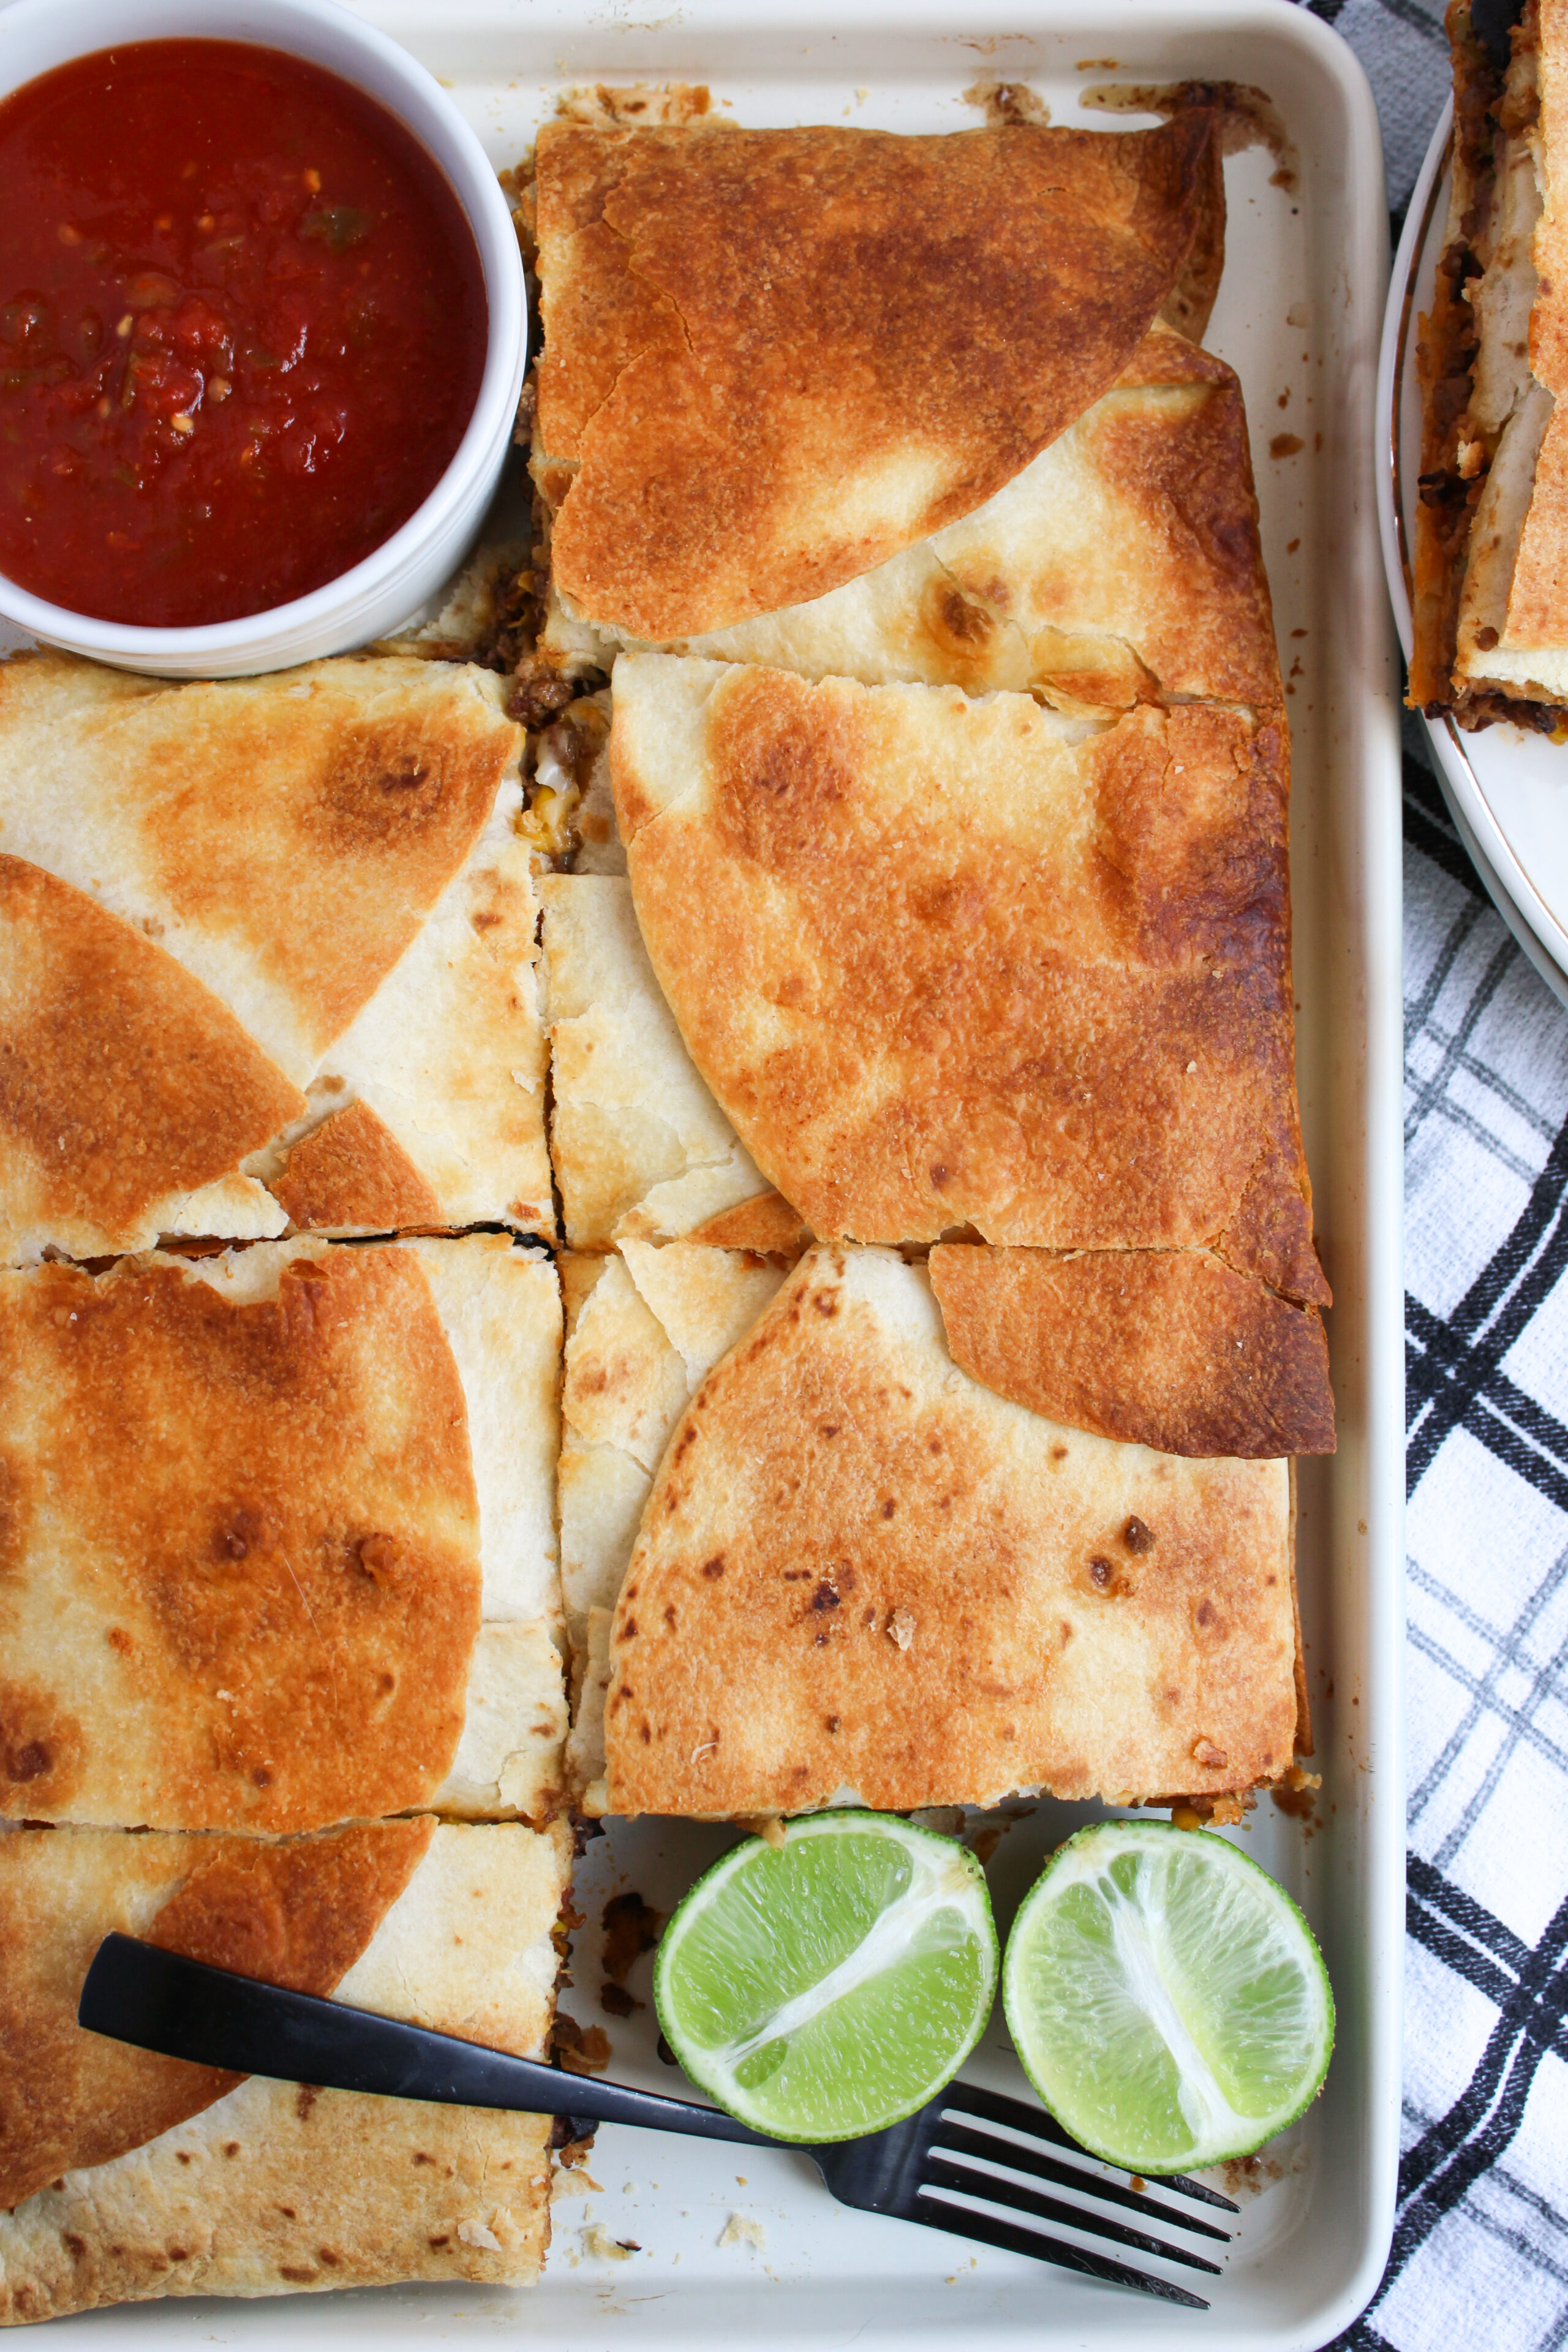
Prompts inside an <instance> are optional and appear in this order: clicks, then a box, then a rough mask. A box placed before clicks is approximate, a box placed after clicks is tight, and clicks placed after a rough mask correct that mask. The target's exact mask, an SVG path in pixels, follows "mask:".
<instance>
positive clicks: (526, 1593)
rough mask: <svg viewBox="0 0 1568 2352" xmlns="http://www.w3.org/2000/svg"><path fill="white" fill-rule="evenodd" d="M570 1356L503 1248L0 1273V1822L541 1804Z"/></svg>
mask: <svg viewBox="0 0 1568 2352" xmlns="http://www.w3.org/2000/svg"><path fill="white" fill-rule="evenodd" d="M560 1349H561V1310H560V1300H559V1293H558V1289H557V1286H556V1278H555V1274H554V1269H553V1267H552V1266H551V1265H550V1264H549V1263H548V1262H547V1261H545V1260H543V1259H542V1258H539V1257H535V1256H533V1255H531V1254H529V1253H527V1252H526V1251H524V1250H521V1249H518V1248H513V1247H512V1246H511V1245H510V1244H509V1243H508V1242H507V1241H506V1240H505V1239H504V1238H502V1237H500V1236H495V1235H484V1236H476V1237H473V1238H470V1239H468V1240H463V1241H453V1242H414V1243H406V1244H391V1245H388V1244H379V1245H374V1246H370V1247H359V1248H351V1247H344V1246H342V1245H332V1244H326V1243H322V1242H314V1241H305V1242H296V1243H290V1244H258V1245H257V1246H255V1247H253V1248H250V1249H247V1250H244V1251H237V1252H232V1253H229V1254H227V1255H219V1256H216V1257H212V1256H206V1257H200V1258H195V1259H176V1258H171V1257H163V1256H153V1257H149V1258H145V1259H140V1260H138V1259H130V1260H122V1261H121V1262H120V1263H119V1264H118V1265H115V1266H114V1267H112V1268H111V1269H110V1271H108V1272H107V1273H103V1274H100V1275H97V1276H93V1275H91V1274H89V1273H87V1272H85V1271H81V1270H79V1269H77V1268H74V1267H68V1266H65V1265H44V1266H38V1267H36V1268H32V1269H30V1270H28V1271H26V1272H22V1273H11V1274H5V1275H0V1491H3V1492H4V1494H5V1499H6V1520H5V1525H6V1528H7V1530H8V1542H7V1550H6V1563H7V1568H6V1574H5V1580H4V1582H3V1584H0V1815H9V1816H10V1817H12V1818H13V1819H18V1818H21V1819H28V1820H36V1821H75V1822H101V1823H105V1824H113V1825H115V1826H121V1825H123V1826H126V1827H140V1826H143V1825H145V1826H148V1827H153V1828H163V1829H179V1830H207V1829H216V1830H227V1829H244V1830H249V1831H253V1832H269V1833H279V1832H291V1831H297V1830H309V1829H314V1828H317V1827H319V1826H322V1825H324V1824H326V1823H328V1822H335V1821H342V1820H352V1819H356V1818H369V1817H374V1816H376V1815H379V1814H384V1813H394V1812H400V1811H406V1810H409V1809H411V1808H415V1807H420V1806H426V1805H435V1806H437V1807H438V1808H439V1809H440V1810H442V1811H450V1812H454V1813H459V1814H468V1813H473V1814H480V1815H485V1814H493V1813H501V1814H510V1813H512V1812H521V1813H525V1814H528V1815H529V1816H531V1817H533V1818H541V1817H543V1816H545V1815H547V1814H548V1813H549V1811H551V1810H552V1806H553V1804H554V1802H555V1800H556V1797H557V1794H558V1791H559V1787H560V1749H561V1740H562V1738H563V1732H564V1712H565V1710H564V1704H563V1689H562V1673H561V1660H560V1654H559V1651H558V1649H557V1646H556V1639H555V1636H556V1632H557V1628H558V1624H559V1609H560V1602H559V1584H558V1572H557V1567H556V1546H555V1537H554V1528H553V1494H552V1484H553V1470H554V1457H555V1452H556V1446H557V1428H558V1423H557V1414H556V1388H557V1381H558V1378H559V1364H560Z"/></svg>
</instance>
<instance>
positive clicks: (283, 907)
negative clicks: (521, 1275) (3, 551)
mask: <svg viewBox="0 0 1568 2352" xmlns="http://www.w3.org/2000/svg"><path fill="white" fill-rule="evenodd" d="M503 696H504V688H503V685H502V682H501V681H500V679H499V678H495V677H491V676H489V673H487V672H484V671H479V670H473V669H464V668H460V667H456V666H454V665H450V664H446V663H432V662H422V661H416V660H401V661H400V660H359V661H334V662H321V663H316V664H314V665H312V666H311V667H309V668H306V669H301V670H298V671H292V672H283V673H281V674H279V676H276V677H265V678H244V679H236V680H229V681H226V682H225V683H223V684H220V685H210V686H207V685H195V686H169V685H166V684H163V683H162V682H160V681H157V680H154V679H151V678H142V677H132V676H130V675H128V674H126V673H123V672H121V671H111V670H100V669H97V668H95V667H93V666H92V665H90V664H89V663H86V662H76V661H69V660H67V659H65V658H64V657H62V656H44V655H35V656H14V657H13V658H12V659H11V660H9V661H6V662H5V663H0V1073H3V1074H4V1080H5V1083H4V1084H3V1085H0V1256H4V1257H5V1258H6V1259H9V1260H12V1261H16V1260H17V1259H21V1260H23V1261H27V1260H32V1259H36V1258H37V1257H39V1256H41V1255H43V1254H44V1253H45V1251H46V1250H48V1249H51V1248H52V1249H54V1250H56V1251H58V1252H68V1253H71V1254H75V1255H110V1254H111V1253H115V1252H121V1251H130V1250H136V1249H142V1248H147V1247H149V1246H151V1245H152V1244H155V1243H156V1242H157V1241H158V1240H159V1239H160V1238H161V1237H162V1236H163V1235H165V1234H180V1233H184V1234H201V1235H208V1236H214V1237H218V1238H223V1239H231V1238H232V1239H248V1238H252V1237H256V1236H258V1235H277V1234H282V1233H283V1232H284V1231H285V1229H286V1228H287V1227H288V1226H289V1224H292V1225H293V1226H294V1227H295V1228H296V1229H298V1230H304V1229H310V1230H315V1231H324V1232H334V1233H373V1232H389V1231H399V1230H405V1229H409V1228H413V1229H416V1230H417V1229H419V1228H422V1227H438V1226H452V1225H466V1224H472V1223H480V1222H484V1223H501V1224H508V1225H510V1226H512V1227H513V1228H514V1229H516V1230H519V1231H523V1232H537V1233H540V1234H546V1235H548V1234H552V1232H553V1211H552V1202H551V1197H550V1171H549V1160H548V1154H547V1151H546V1148H545V1138H544V1040H543V1034H542V1029H541V1025H540V1021H539V1012H538V1005H537V1002H536V997H535V990H534V973H533V964H534V959H535V955H536V952H537V950H536V947H535V937H534V935H535V931H536V929H537V922H538V906H537V900H536V898H535V896H534V890H533V882H532V872H531V866H532V854H531V848H530V846H529V844H528V842H527V840H526V839H525V838H524V836H523V835H522V833H521V832H520V830H519V825H520V822H521V815H522V801H523V791H522V785H521V782H520V778H519V772H518V760H519V752H520V749H521V740H522V739H521V730H520V729H519V728H517V727H516V726H514V725H513V724H512V722H511V721H510V719H508V718H507V717H506V715H505V712H504V709H503V708H502V701H503Z"/></svg>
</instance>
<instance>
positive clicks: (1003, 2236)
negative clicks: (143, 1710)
mask: <svg viewBox="0 0 1568 2352" xmlns="http://www.w3.org/2000/svg"><path fill="white" fill-rule="evenodd" d="M77 2020H78V2022H79V2024H81V2025H83V2026H86V2027H87V2028H88V2029H89V2032H94V2033H104V2034H108V2035H110V2037H111V2038H112V2039H114V2040H115V2041H117V2042H132V2043H133V2044H134V2045H135V2046H136V2047H137V2048H138V2049H141V2050H157V2051H161V2052H162V2053H163V2054H164V2055H165V2056H167V2057H170V2058H185V2059H189V2060H191V2061H192V2062H193V2063H195V2064H196V2065H198V2066H219V2067H222V2068H224V2069H225V2070H226V2071H227V2072H228V2073H231V2074H265V2075H273V2076H277V2077H279V2078H281V2079H282V2080H283V2081H285V2082H291V2083H313V2084H317V2085H319V2086H320V2087H321V2088H323V2089H329V2090H339V2091H373V2092H377V2093H379V2094H381V2095H382V2096H384V2097H386V2098H394V2099H431V2100H437V2101H439V2102H441V2103H443V2104H445V2105H456V2106H465V2107H510V2108H515V2109H521V2110H523V2111H525V2112H527V2113H530V2114H533V2115H553V2116H567V2117H568V2118H569V2119H570V2120H571V2121H572V2122H573V2123H574V2124H583V2125H586V2124H588V2123H611V2124H637V2125H639V2126H642V2127H643V2128H644V2129H646V2130H649V2131H668V2132H683V2133H685V2134H687V2135H688V2136H689V2137H694V2138H699V2139H723V2140H737V2141H741V2142H743V2143H744V2144H745V2145H746V2146H747V2147H788V2148H794V2149H795V2153H796V2154H797V2155H801V2156H808V2157H810V2158H811V2160H812V2162H813V2163H814V2164H815V2165H816V2168H817V2170H818V2171H819V2172H820V2173H821V2175H822V2178H823V2179H824V2180H825V2181H826V2185H827V2187H828V2189H830V2190H831V2192H832V2194H833V2195H834V2196H835V2197H836V2198H837V2200H838V2201H839V2203H840V2204H841V2205H853V2206H855V2207H857V2208H858V2210H860V2211H861V2212H863V2213H886V2214H889V2215H890V2216H891V2217H893V2218H894V2219H896V2220H898V2221H921V2222H923V2223H925V2225H926V2226H927V2228H929V2229H932V2230H946V2231H952V2232H953V2234H955V2235H956V2236H958V2237H961V2238H972V2239H975V2240H977V2241H978V2242H979V2243H980V2244H982V2245H985V2246H999V2247H1002V2248H1003V2249H1004V2250H1005V2252H1008V2253H1013V2254H1033V2255H1035V2256H1036V2257H1037V2259H1038V2260H1040V2261H1041V2262H1048V2263H1058V2265H1060V2266H1061V2267H1062V2268H1064V2269H1066V2270H1071V2271H1079V2272H1081V2273H1084V2274H1085V2275H1086V2276H1087V2277H1089V2278H1096V2279H1104V2280H1106V2281H1108V2282H1110V2284H1113V2285H1117V2286H1130V2287H1137V2288H1138V2289H1139V2290H1140V2291H1141V2292H1142V2294H1154V2295H1159V2296H1162V2297H1163V2299H1164V2300H1165V2301H1166V2302H1167V2303H1183V2304H1188V2305H1192V2306H1193V2308H1194V2309H1195V2310H1198V2311H1205V2310H1206V2309H1207V2308H1208V2306H1207V2305H1206V2303H1205V2301H1204V2298H1203V2297H1202V2296H1201V2295H1197V2294H1192V2293H1191V2292H1190V2290H1189V2289H1188V2288H1186V2287H1184V2286H1179V2285H1177V2284H1176V2283H1175V2282H1174V2281H1173V2280H1172V2279H1167V2278H1164V2277H1162V2276H1161V2275H1160V2274H1159V2273H1157V2272H1150V2271H1145V2270H1140V2269H1136V2268H1134V2267H1133V2265H1132V2264H1131V2263H1128V2262H1120V2261H1118V2260H1116V2259H1115V2258H1114V2257H1113V2256H1111V2255H1109V2254H1101V2253H1097V2252H1093V2251H1092V2250H1091V2249H1089V2247H1086V2246H1079V2245H1074V2244H1072V2243H1070V2242H1068V2241H1066V2240H1064V2239H1061V2238H1057V2237H1052V2236H1049V2235H1047V2231H1046V2230H1045V2229H1044V2228H1042V2227H1040V2226H1039V2225H1040V2224H1041V2223H1047V2224H1051V2225H1054V2226H1055V2227H1057V2228H1067V2229H1070V2230H1074V2231H1079V2233H1080V2234H1081V2235H1083V2236H1086V2237H1091V2238H1099V2239H1100V2240H1102V2241H1103V2242H1106V2243H1108V2244H1110V2245H1113V2246H1121V2247H1124V2248H1126V2249H1127V2250H1128V2252H1131V2253H1136V2254H1144V2255H1150V2256H1152V2257H1154V2258H1155V2259H1157V2260H1158V2261H1160V2262H1162V2263H1173V2264H1176V2265H1179V2266H1180V2267H1182V2268H1184V2269H1185V2270H1188V2271H1206V2272H1208V2273H1210V2274H1211V2275H1212V2276H1214V2277H1217V2276H1218V2275H1219V2264H1218V2263H1215V2262H1213V2261H1210V2260H1209V2259H1208V2258H1207V2257H1206V2256H1205V2254H1203V2253H1200V2252H1195V2251H1194V2249H1192V2248H1191V2247H1190V2246H1188V2245H1185V2244H1184V2243H1182V2242H1179V2241H1178V2240H1176V2239H1173V2238H1172V2237H1171V2236H1170V2234H1169V2232H1171V2231H1179V2232H1180V2233H1181V2235H1182V2237H1184V2238H1189V2239H1190V2238H1196V2239H1198V2240H1201V2241H1203V2242H1205V2243H1206V2244H1209V2245H1212V2246H1213V2247H1214V2249H1215V2252H1217V2251H1218V2249H1219V2247H1220V2246H1223V2245H1227V2244H1228V2243H1229V2242H1230V2233H1229V2231H1227V2230H1225V2229H1223V2228H1221V2227H1219V2226H1218V2223H1217V2221H1216V2220H1212V2219H1211V2220H1205V2219H1201V2218H1199V2216H1198V2215H1197V2214H1196V2213H1192V2212H1189V2211H1187V2210H1184V2204H1186V2205H1195V2206H1198V2207H1202V2208H1205V2209H1206V2210H1208V2211H1209V2212H1211V2213H1214V2214H1216V2215H1217V2214H1227V2213H1235V2212H1236V2210H1237V2208H1236V2207H1235V2206H1234V2205H1233V2204H1232V2203H1231V2202H1230V2200H1229V2199H1228V2198H1226V2197H1221V2196H1218V2195H1216V2193H1215V2190H1214V2189H1205V2187H1204V2185H1203V2184H1202V2182H1201V2181H1196V2180H1188V2179H1184V2177H1182V2176H1180V2175H1177V2176H1175V2177H1173V2178H1170V2179H1162V2180H1161V2182H1160V2188H1161V2189H1162V2191H1163V2194H1162V2195H1161V2196H1158V2197H1155V2196H1152V2195H1151V2194H1150V2193H1149V2192H1148V2191H1147V2190H1146V2189H1133V2188H1130V2187H1126V2186H1124V2185H1123V2184H1122V2183H1121V2181H1119V2180H1113V2179H1108V2178H1106V2177H1105V2175H1104V2172H1103V2170H1102V2169H1101V2168H1095V2159H1094V2158H1092V2157H1090V2156H1089V2155H1088V2153H1087V2151H1086V2150H1084V2149H1083V2148H1081V2147H1079V2144H1078V2142H1077V2141H1076V2140H1074V2139H1071V2138H1069V2137H1068V2134H1067V2133H1066V2132H1065V2131H1063V2130H1062V2128H1061V2126H1060V2125H1059V2124H1058V2123H1057V2122H1056V2121H1055V2120H1054V2119H1053V2117H1051V2116H1048V2115H1047V2113H1046V2111H1045V2110H1044V2108H1042V2107H1036V2106H1029V2105H1026V2104H1025V2102H1024V2101H1023V2100H1022V2099H1008V2098H1004V2097H1003V2096H1002V2095H1000V2094H999V2093H997V2092H995V2091H982V2090H976V2089H974V2088H973V2087H972V2086H971V2085H970V2084H967V2083H950V2084H948V2087H947V2089H946V2090H945V2091H942V2092H940V2093H939V2094H938V2095H937V2096H936V2097H935V2098H934V2099H932V2100H931V2102H930V2103H929V2105H926V2106H923V2107H921V2110H920V2111H919V2113H918V2114H917V2115H912V2116H910V2117H909V2118H908V2119H907V2121H905V2122H903V2123H901V2124H894V2125H893V2126H891V2128H890V2129H889V2130H888V2131H882V2132H874V2133H873V2134H872V2135H871V2136H870V2137H868V2138H866V2139H849V2140H834V2141H829V2142H827V2143H826V2145H825V2146H822V2147H800V2146H799V2145H798V2144H797V2143H795V2142H794V2141H790V2140H776V2139H770V2138H769V2137H767V2135H766V2134H765V2133H763V2132H754V2131H752V2130H750V2129H748V2127H747V2126H746V2125H744V2124H741V2123H737V2122H736V2121H735V2120H734V2118H733V2117H732V2116H727V2115H725V2114H724V2113H723V2112H722V2110H721V2109H720V2108H718V2107H705V2106H700V2105H697V2103H696V2102H695V2101H694V2100H689V2099H668V2098H664V2097H661V2096H660V2095H659V2094H658V2092H655V2091H637V2090H633V2089H632V2088H630V2086H629V2085H627V2084H624V2083H601V2082H598V2081H595V2079H594V2078H593V2077H592V2076H590V2075H584V2074H562V2072H561V2071H560V2069H559V2068H558V2067H554V2066H544V2065H541V2064H540V2063H538V2062H537V2061H536V2060H534V2059H531V2058H514V2057H513V2056H512V2055H511V2053H510V2051H505V2050H489V2049H486V2048H484V2047H483V2046H482V2045H481V2044H480V2043H479V2042H459V2041H458V2040H457V2039H456V2038H455V2037H454V2036H453V2035H451V2034H447V2033H433V2032H430V2031H429V2029H428V2028H427V2027H426V2026H422V2025H405V2024H404V2023H403V2022H402V2021H400V2020H399V2019H396V2018H390V2017H374V2016H372V2015H371V2014H370V2013H369V2012H368V2011H365V2010H362V2009H346V2008H343V2007H342V2006H341V2005H340V2003H338V2002H337V2001H333V2000H316V1999H315V1998H314V1997H313V1996H311V1995H310V1994H309V1993H300V1992H285V1991H284V1990H281V1988H279V1986H277V1985H268V1984H261V1983H258V1980H257V1979H255V1978H254V1977H241V1976H235V1975H233V1974H231V1972H230V1971H229V1970H228V1969H215V1968H209V1967H207V1966H206V1964H205V1962H204V1961H201V1960H190V1959H186V1958H184V1957H183V1956H182V1955H181V1954H180V1953H177V1952H165V1951H161V1950H160V1949H159V1948H157V1946H156V1945H153V1944H142V1943H138V1942H137V1941H136V1939H135V1938H134V1937H131V1936H106V1937H104V1939H103V1941H102V1943H101V1944H100V1946H99V1948H98V1951H97V1953H96V1955H95V1956H94V1958H93V1963H92V1966H91V1968H90V1969H89V1970H88V1973H87V1981H86V1983H85V1984H84V1985H83V1986H82V1989H81V2000H80V2003H79V2008H78V2011H77ZM1074 2159H1077V2160H1076V2161H1075V2160H1074ZM1013 2176H1021V2178H1019V2177H1013ZM1053 2192H1066V2193H1065V2194H1058V2193H1053ZM1173 2198H1174V2199H1178V2200H1184V2203H1172V2202H1170V2201H1169V2200H1171V2199H1173ZM988 2207H999V2208H1000V2209H1001V2210H1000V2212H999V2213H998V2212H994V2211H989V2210H985V2209H986V2208H988ZM1100 2208H1109V2209H1110V2210H1098V2209H1100ZM1122 2213H1126V2214H1131V2215H1135V2216H1136V2217H1137V2222H1138V2224H1139V2226H1137V2227H1134V2226H1132V2225H1131V2223H1130V2222H1128V2221H1121V2220H1119V2219H1118V2218H1117V2216H1118V2215H1119V2214H1122ZM1015 2216H1016V2217H1017V2218H1012V2217H1015Z"/></svg>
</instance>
